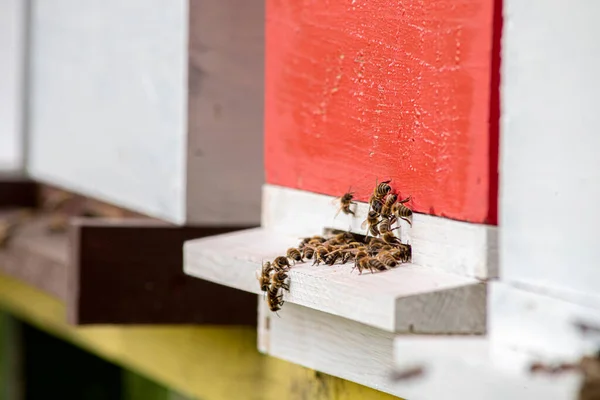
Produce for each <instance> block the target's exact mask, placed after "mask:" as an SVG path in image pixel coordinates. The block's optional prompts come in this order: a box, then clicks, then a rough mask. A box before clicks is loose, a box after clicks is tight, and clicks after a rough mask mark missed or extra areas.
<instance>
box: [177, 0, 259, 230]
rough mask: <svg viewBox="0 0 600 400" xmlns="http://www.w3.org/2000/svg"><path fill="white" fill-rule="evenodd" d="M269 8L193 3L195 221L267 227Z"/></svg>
mask: <svg viewBox="0 0 600 400" xmlns="http://www.w3.org/2000/svg"><path fill="white" fill-rule="evenodd" d="M264 7H265V6H264V1H263V0H190V2H189V20H190V22H189V54H188V57H189V61H188V139H187V189H186V190H187V193H186V198H187V220H188V221H190V222H191V223H195V224H202V225H212V224H218V225H220V226H223V225H241V224H248V225H250V224H254V225H257V224H258V223H259V221H260V196H261V192H260V188H261V185H262V184H263V182H264V166H263V143H264V141H263V108H264V104H263V103H264V101H263V97H264V95H263V94H264V88H263V84H264V52H265V43H264V25H265V22H264V20H265V16H264Z"/></svg>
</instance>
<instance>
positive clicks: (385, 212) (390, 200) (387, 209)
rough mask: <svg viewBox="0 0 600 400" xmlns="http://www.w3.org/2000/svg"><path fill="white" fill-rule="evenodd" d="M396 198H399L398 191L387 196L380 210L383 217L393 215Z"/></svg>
mask: <svg viewBox="0 0 600 400" xmlns="http://www.w3.org/2000/svg"><path fill="white" fill-rule="evenodd" d="M396 200H398V195H397V194H396V193H390V194H388V195H387V196H386V197H385V200H384V201H383V206H382V207H381V212H380V214H381V216H382V217H385V218H389V217H390V216H391V215H392V207H393V206H394V203H396Z"/></svg>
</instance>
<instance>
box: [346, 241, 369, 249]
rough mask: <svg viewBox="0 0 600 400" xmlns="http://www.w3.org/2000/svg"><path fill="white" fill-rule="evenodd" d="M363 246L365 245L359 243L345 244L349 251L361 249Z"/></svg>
mask: <svg viewBox="0 0 600 400" xmlns="http://www.w3.org/2000/svg"><path fill="white" fill-rule="evenodd" d="M364 245H365V244H364V243H361V242H350V243H348V244H347V246H348V248H350V249H356V248H359V247H362V246H364Z"/></svg>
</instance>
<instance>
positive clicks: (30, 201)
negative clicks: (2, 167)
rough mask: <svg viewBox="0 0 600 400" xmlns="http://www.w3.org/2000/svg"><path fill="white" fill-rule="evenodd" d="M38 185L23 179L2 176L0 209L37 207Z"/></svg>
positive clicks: (0, 177)
mask: <svg viewBox="0 0 600 400" xmlns="http://www.w3.org/2000/svg"><path fill="white" fill-rule="evenodd" d="M36 205H37V185H36V184H35V182H33V181H30V180H28V179H25V178H22V177H15V176H10V175H0V208H8V207H27V208H29V207H35V206H36Z"/></svg>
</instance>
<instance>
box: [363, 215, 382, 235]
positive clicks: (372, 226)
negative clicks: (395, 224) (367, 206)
mask: <svg viewBox="0 0 600 400" xmlns="http://www.w3.org/2000/svg"><path fill="white" fill-rule="evenodd" d="M377 224H379V213H377V212H376V211H375V210H371V211H369V214H367V219H365V220H364V221H363V223H362V224H361V225H360V227H361V229H365V228H366V227H367V226H368V227H369V229H368V231H367V235H368V234H369V233H370V234H371V235H372V236H379V228H377Z"/></svg>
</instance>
